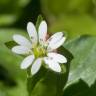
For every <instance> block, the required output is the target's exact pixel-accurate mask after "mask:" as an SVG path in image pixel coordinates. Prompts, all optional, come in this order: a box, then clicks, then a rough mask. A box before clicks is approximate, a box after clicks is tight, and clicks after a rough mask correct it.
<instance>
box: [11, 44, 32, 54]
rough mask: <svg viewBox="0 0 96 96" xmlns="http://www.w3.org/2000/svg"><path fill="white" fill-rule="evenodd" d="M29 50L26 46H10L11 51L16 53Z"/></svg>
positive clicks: (23, 52) (24, 52) (26, 52)
mask: <svg viewBox="0 0 96 96" xmlns="http://www.w3.org/2000/svg"><path fill="white" fill-rule="evenodd" d="M30 51H31V50H30V49H29V48H28V47H25V46H15V47H13V48H12V52H14V53H16V54H22V55H25V54H28V53H29V52H30Z"/></svg>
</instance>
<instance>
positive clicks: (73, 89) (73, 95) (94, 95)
mask: <svg viewBox="0 0 96 96" xmlns="http://www.w3.org/2000/svg"><path fill="white" fill-rule="evenodd" d="M63 96H96V81H95V83H94V84H92V86H91V87H89V86H88V85H87V84H86V83H85V82H84V81H83V80H79V81H78V82H76V83H74V84H72V85H70V86H69V87H67V88H66V89H65V91H64V94H63Z"/></svg>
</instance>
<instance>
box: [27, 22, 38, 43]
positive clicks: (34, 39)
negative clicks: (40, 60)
mask: <svg viewBox="0 0 96 96" xmlns="http://www.w3.org/2000/svg"><path fill="white" fill-rule="evenodd" d="M27 31H28V34H29V37H30V39H31V41H32V43H33V44H37V31H36V28H35V26H34V24H33V23H32V22H29V23H28V24H27Z"/></svg>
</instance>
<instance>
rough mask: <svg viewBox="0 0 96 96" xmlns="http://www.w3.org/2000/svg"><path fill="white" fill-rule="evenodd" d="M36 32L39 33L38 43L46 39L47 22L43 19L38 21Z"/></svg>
mask: <svg viewBox="0 0 96 96" xmlns="http://www.w3.org/2000/svg"><path fill="white" fill-rule="evenodd" d="M38 34H39V43H40V44H41V43H42V42H44V41H45V40H46V37H47V23H46V22H45V21H42V22H41V23H40V26H39V29H38Z"/></svg>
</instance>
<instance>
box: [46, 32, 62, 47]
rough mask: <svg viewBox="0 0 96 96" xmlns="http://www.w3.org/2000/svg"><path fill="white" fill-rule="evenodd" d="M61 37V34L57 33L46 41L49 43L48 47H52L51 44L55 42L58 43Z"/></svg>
mask: <svg viewBox="0 0 96 96" xmlns="http://www.w3.org/2000/svg"><path fill="white" fill-rule="evenodd" d="M62 37H63V32H57V33H55V34H54V35H52V36H51V37H50V38H49V39H48V40H47V42H48V43H49V45H52V44H54V43H56V42H57V41H59V40H60V39H61V38H62Z"/></svg>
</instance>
